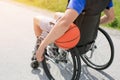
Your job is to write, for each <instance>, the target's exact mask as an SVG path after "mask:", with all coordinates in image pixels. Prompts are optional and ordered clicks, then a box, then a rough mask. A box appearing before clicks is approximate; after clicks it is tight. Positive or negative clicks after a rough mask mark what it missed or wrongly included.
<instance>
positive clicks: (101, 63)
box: [81, 28, 114, 70]
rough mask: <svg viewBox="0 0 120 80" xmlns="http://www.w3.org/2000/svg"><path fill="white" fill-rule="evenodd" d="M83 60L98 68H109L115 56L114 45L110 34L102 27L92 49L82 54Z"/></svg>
mask: <svg viewBox="0 0 120 80" xmlns="http://www.w3.org/2000/svg"><path fill="white" fill-rule="evenodd" d="M81 58H82V59H83V61H84V62H85V63H86V64H87V65H88V66H90V67H92V68H94V69H96V70H103V69H106V68H108V67H109V66H110V65H111V63H112V61H113V58H114V46H113V42H112V40H111V38H110V36H109V35H108V34H107V33H106V32H105V31H104V30H103V29H101V28H99V29H98V35H97V38H96V40H95V43H93V45H92V46H91V48H90V50H89V51H88V52H87V53H86V54H83V55H81Z"/></svg>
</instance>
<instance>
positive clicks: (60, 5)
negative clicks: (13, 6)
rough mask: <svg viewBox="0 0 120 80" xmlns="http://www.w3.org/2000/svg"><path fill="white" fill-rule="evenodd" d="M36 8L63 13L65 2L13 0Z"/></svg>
mask: <svg viewBox="0 0 120 80" xmlns="http://www.w3.org/2000/svg"><path fill="white" fill-rule="evenodd" d="M15 1H18V2H22V3H25V4H29V5H33V6H36V7H41V8H45V9H48V10H51V11H55V12H56V11H61V12H63V11H65V9H66V5H67V0H15Z"/></svg>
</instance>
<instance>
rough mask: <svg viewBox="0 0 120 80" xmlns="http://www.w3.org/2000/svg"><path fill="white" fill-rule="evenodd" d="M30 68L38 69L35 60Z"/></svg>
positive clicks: (37, 63)
mask: <svg viewBox="0 0 120 80" xmlns="http://www.w3.org/2000/svg"><path fill="white" fill-rule="evenodd" d="M31 67H32V68H33V69H37V68H38V67H39V62H38V61H36V60H34V61H33V62H32V63H31Z"/></svg>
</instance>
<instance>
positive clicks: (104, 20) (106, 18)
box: [100, 15, 110, 24]
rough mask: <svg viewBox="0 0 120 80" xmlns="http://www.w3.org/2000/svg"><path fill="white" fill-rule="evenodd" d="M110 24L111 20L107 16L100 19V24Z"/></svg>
mask: <svg viewBox="0 0 120 80" xmlns="http://www.w3.org/2000/svg"><path fill="white" fill-rule="evenodd" d="M108 22H110V20H109V17H107V16H106V15H104V16H102V17H101V18H100V24H106V23H108Z"/></svg>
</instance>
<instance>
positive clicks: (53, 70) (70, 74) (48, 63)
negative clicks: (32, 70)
mask: <svg viewBox="0 0 120 80" xmlns="http://www.w3.org/2000/svg"><path fill="white" fill-rule="evenodd" d="M60 54H61V53H59V54H58V55H57V56H55V57H53V56H52V57H51V56H50V55H49V54H48V53H47V51H45V59H44V60H43V62H42V65H43V69H44V71H45V73H46V75H47V77H48V79H49V80H79V78H80V73H81V61H80V58H79V54H78V52H77V49H76V48H74V49H71V50H69V51H67V53H65V54H62V55H64V59H63V58H62V57H61V58H60V56H59V55H60ZM65 55H66V58H65ZM58 56H59V58H58Z"/></svg>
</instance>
